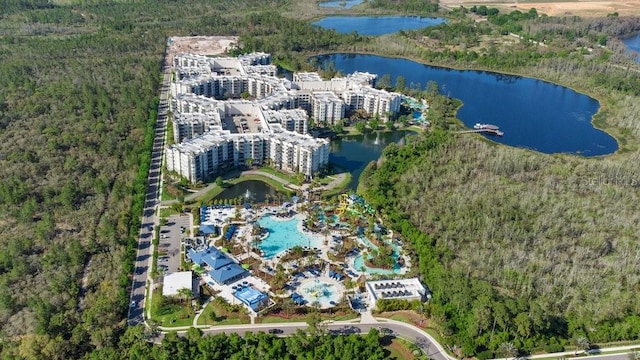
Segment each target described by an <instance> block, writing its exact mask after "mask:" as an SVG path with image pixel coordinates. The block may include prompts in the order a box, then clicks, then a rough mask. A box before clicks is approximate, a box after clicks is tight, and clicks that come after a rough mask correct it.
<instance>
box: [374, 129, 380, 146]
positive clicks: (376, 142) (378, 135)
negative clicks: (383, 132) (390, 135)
mask: <svg viewBox="0 0 640 360" xmlns="http://www.w3.org/2000/svg"><path fill="white" fill-rule="evenodd" d="M373 145H380V133H378V132H376V140H375V141H374V142H373Z"/></svg>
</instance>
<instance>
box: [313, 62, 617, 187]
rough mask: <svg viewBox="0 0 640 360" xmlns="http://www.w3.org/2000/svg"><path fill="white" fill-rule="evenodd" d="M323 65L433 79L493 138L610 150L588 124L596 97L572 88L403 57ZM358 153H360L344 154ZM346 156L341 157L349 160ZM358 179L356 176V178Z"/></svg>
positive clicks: (560, 148) (550, 147) (546, 147)
mask: <svg viewBox="0 0 640 360" xmlns="http://www.w3.org/2000/svg"><path fill="white" fill-rule="evenodd" d="M318 60H319V62H320V63H321V64H322V65H323V66H327V65H328V64H329V63H334V65H335V69H336V70H338V71H341V72H343V73H345V74H348V73H352V72H354V71H368V72H371V73H375V74H378V75H379V76H382V75H384V74H389V75H391V77H392V79H396V78H397V76H403V77H404V78H405V79H406V83H407V84H408V85H410V84H413V86H421V87H423V88H424V86H425V85H426V84H427V83H428V82H429V81H435V82H436V83H437V84H438V85H439V87H440V92H441V93H443V94H445V95H448V96H451V97H454V98H458V99H460V100H461V101H462V102H463V103H464V105H463V106H462V108H460V110H459V111H458V117H459V118H460V119H461V120H462V121H463V122H464V124H465V125H466V126H467V127H469V128H473V125H474V124H475V123H490V124H495V125H497V126H499V127H500V130H502V131H504V136H503V137H491V139H492V140H494V141H496V142H499V143H502V144H505V145H510V146H516V147H523V148H530V149H534V150H537V151H539V152H542V153H547V154H553V153H571V154H579V155H582V156H598V155H606V154H611V153H613V152H615V151H616V150H617V149H618V144H617V142H616V140H615V139H614V138H613V137H611V136H610V135H609V134H607V133H605V132H604V131H602V130H599V129H596V128H594V127H593V125H592V124H591V119H592V117H593V115H594V114H595V113H596V112H597V111H598V109H599V104H598V102H597V101H596V100H595V99H593V98H590V97H589V96H586V95H584V94H580V93H578V92H576V91H574V90H572V89H569V88H566V87H563V86H559V85H556V84H552V83H548V82H545V81H542V80H537V79H532V78H525V77H520V76H513V75H504V74H499V73H492V72H487V71H475V70H452V69H447V68H441V67H434V66H428V65H423V64H420V63H417V62H414V61H410V60H406V59H394V58H385V57H381V56H375V55H361V54H332V55H323V56H320V57H318ZM349 156H353V157H361V156H362V155H361V154H353V155H349ZM349 156H347V157H346V159H345V160H344V161H349V160H351V157H349ZM355 178H356V179H357V177H355Z"/></svg>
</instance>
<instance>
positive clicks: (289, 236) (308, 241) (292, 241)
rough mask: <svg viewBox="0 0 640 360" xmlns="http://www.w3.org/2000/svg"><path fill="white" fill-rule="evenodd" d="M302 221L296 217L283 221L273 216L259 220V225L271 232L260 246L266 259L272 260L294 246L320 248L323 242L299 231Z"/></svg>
mask: <svg viewBox="0 0 640 360" xmlns="http://www.w3.org/2000/svg"><path fill="white" fill-rule="evenodd" d="M300 221H301V220H300V219H299V218H295V217H294V218H292V219H287V220H281V219H278V218H274V217H273V216H265V217H263V218H261V219H260V220H258V224H260V226H262V227H263V228H266V229H267V230H268V231H269V236H268V237H267V238H266V239H264V240H262V241H261V242H260V244H259V245H258V248H260V250H262V253H263V256H264V258H266V259H271V258H273V257H274V256H276V255H278V254H279V253H281V252H283V251H285V250H287V249H291V248H292V247H294V246H308V247H310V248H314V247H317V248H320V246H321V245H322V240H321V239H320V238H316V237H313V236H311V235H308V234H306V233H303V232H301V231H300V230H299V227H300V226H299V225H300Z"/></svg>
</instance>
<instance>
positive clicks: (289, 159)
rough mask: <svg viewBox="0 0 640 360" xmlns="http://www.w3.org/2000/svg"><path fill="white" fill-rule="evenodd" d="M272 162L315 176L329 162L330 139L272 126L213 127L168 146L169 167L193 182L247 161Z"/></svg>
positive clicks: (280, 167)
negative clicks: (249, 129)
mask: <svg viewBox="0 0 640 360" xmlns="http://www.w3.org/2000/svg"><path fill="white" fill-rule="evenodd" d="M248 159H251V163H252V164H256V165H261V164H263V163H265V162H266V160H269V162H270V163H271V165H272V166H274V167H276V168H278V169H281V170H284V171H288V172H292V173H296V172H301V173H303V174H305V175H307V176H313V175H315V173H317V172H319V171H321V170H322V168H323V167H324V166H326V165H327V164H328V162H329V141H328V140H325V139H316V138H313V137H311V136H309V135H302V134H298V133H293V132H289V131H286V130H284V129H282V128H280V126H279V125H273V126H272V133H270V134H266V133H253V134H232V133H231V132H229V131H228V130H221V129H216V130H211V131H209V132H207V133H205V134H203V135H200V136H198V137H195V138H193V139H189V140H187V141H185V142H183V143H180V144H176V145H173V146H170V147H168V148H167V151H166V164H167V169H168V170H170V171H176V172H177V173H179V174H180V175H182V176H184V177H185V178H187V179H188V180H189V181H191V182H198V181H205V180H207V179H212V178H214V177H216V176H218V175H222V174H224V173H225V172H227V171H228V170H230V169H233V168H237V167H239V166H243V165H246V164H247V160H248Z"/></svg>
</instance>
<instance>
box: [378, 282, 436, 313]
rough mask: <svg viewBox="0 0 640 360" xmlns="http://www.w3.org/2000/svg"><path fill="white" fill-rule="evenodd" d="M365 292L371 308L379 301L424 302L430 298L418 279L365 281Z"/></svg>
mask: <svg viewBox="0 0 640 360" xmlns="http://www.w3.org/2000/svg"><path fill="white" fill-rule="evenodd" d="M367 292H368V293H369V303H370V304H371V307H373V308H375V305H376V302H377V301H378V300H380V299H394V300H407V301H412V300H419V301H426V300H428V299H430V298H431V294H430V293H429V290H428V289H427V287H426V286H424V285H423V284H422V283H421V282H420V280H418V278H411V279H400V280H376V281H367Z"/></svg>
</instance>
